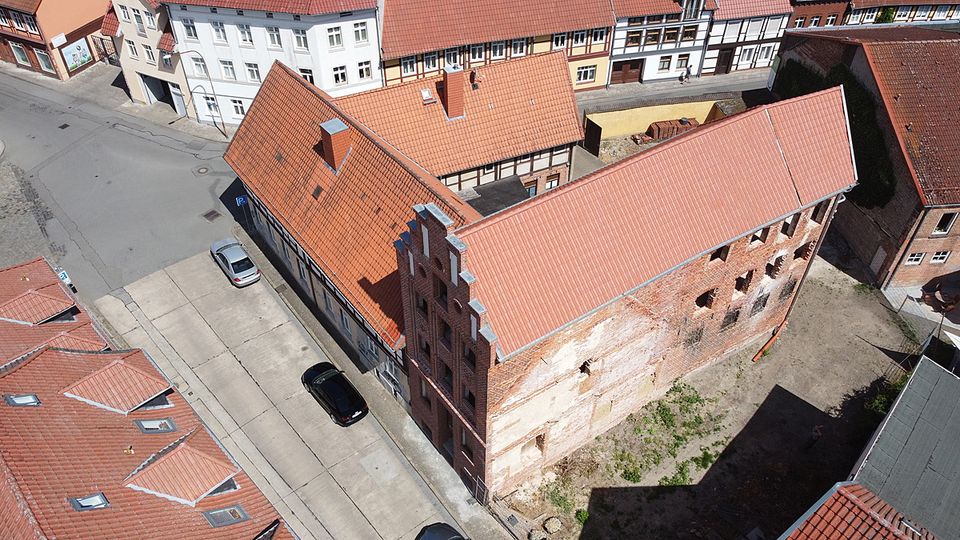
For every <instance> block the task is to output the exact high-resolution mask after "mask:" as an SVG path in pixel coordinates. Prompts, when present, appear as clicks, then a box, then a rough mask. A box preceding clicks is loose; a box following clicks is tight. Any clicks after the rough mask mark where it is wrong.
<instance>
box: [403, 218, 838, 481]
mask: <svg viewBox="0 0 960 540" xmlns="http://www.w3.org/2000/svg"><path fill="white" fill-rule="evenodd" d="M832 203H833V201H832V200H830V201H826V202H825V203H824V204H823V205H820V206H818V207H816V210H815V208H814V207H811V208H807V209H805V210H804V211H803V212H801V213H800V214H799V216H798V218H797V221H796V225H795V227H794V228H793V230H792V232H791V234H789V235H788V234H782V233H781V232H780V231H781V227H782V226H783V222H779V221H778V222H776V223H774V224H773V225H771V227H770V228H769V232H768V233H767V235H766V237H764V238H763V239H762V240H761V239H759V238H754V235H753V234H752V233H751V234H748V235H746V236H745V237H743V238H740V239H738V240H736V241H734V242H732V243H731V244H730V245H729V246H728V247H726V248H721V251H720V252H717V253H715V254H714V253H708V254H705V255H703V256H702V257H700V258H698V259H697V260H695V261H692V262H690V263H688V264H686V265H685V266H683V267H680V268H678V269H676V270H675V271H673V272H672V273H670V274H668V275H666V276H663V277H661V278H660V279H658V280H656V281H655V282H653V283H651V284H648V285H646V286H643V287H641V288H639V289H637V290H636V291H635V292H634V293H632V294H628V295H625V296H623V297H621V298H619V299H617V300H615V301H613V302H611V303H610V304H608V305H607V306H604V307H601V308H599V309H598V310H597V311H595V312H594V313H592V314H590V315H588V316H586V317H585V318H584V319H582V320H580V321H578V322H576V323H574V324H572V325H570V326H568V327H566V328H564V329H562V330H561V331H559V332H557V333H556V334H553V335H551V336H549V337H548V338H546V339H545V340H544V341H542V342H539V343H537V344H535V345H533V346H531V347H530V348H528V349H526V350H523V351H521V352H519V353H517V354H516V355H515V356H513V357H509V358H506V359H504V360H503V362H502V363H500V364H496V363H491V359H492V358H494V357H495V355H494V354H493V351H492V350H491V347H490V344H489V342H487V341H486V339H485V338H484V335H483V333H482V332H480V333H478V335H477V339H476V340H473V338H472V326H471V325H472V323H471V316H473V317H475V318H476V319H477V323H478V327H482V325H483V323H484V322H485V320H484V318H483V314H482V313H476V312H475V311H474V310H473V308H472V307H471V306H470V304H469V300H470V286H469V283H466V282H465V281H464V280H462V279H460V280H459V282H458V284H456V285H454V284H453V283H452V282H451V281H450V279H449V268H450V267H449V264H450V263H449V257H448V254H449V253H450V252H454V253H456V254H457V256H459V255H460V253H459V251H457V250H456V249H455V247H452V246H451V243H450V242H448V241H447V239H446V236H447V234H449V232H451V231H449V230H448V229H447V228H445V227H443V226H442V225H440V224H439V222H437V221H436V220H435V219H433V218H432V216H429V215H427V217H426V218H424V217H423V216H422V215H421V217H419V218H418V224H417V226H415V227H414V228H413V229H412V230H411V233H410V235H409V237H407V238H405V240H404V242H403V244H402V246H401V248H400V249H399V250H398V264H399V267H400V272H401V275H402V276H403V277H402V282H403V295H404V320H405V332H406V335H407V353H408V356H409V357H410V358H411V362H410V364H411V365H410V388H411V396H412V397H411V406H412V408H413V416H414V418H415V419H416V420H417V422H418V424H420V426H421V427H422V428H423V429H424V432H425V433H427V434H428V435H429V436H430V437H431V440H432V441H433V443H434V445H435V446H437V448H438V449H440V450H441V453H442V454H445V455H447V456H448V460H449V461H451V462H452V464H453V466H454V467H455V468H456V469H457V471H458V472H461V473H462V472H463V471H467V472H468V474H470V475H472V476H479V477H480V478H481V479H482V480H483V481H484V483H485V484H486V486H488V487H489V488H490V490H491V492H493V493H503V492H505V491H508V490H509V489H511V488H513V487H515V486H516V485H517V484H519V483H520V482H522V481H524V480H527V479H531V478H535V477H537V476H539V474H540V472H541V471H542V469H543V467H545V466H547V465H549V464H551V463H554V462H556V461H557V460H559V459H560V458H562V457H564V456H566V455H568V454H569V453H571V452H572V451H574V450H575V449H577V448H578V447H580V446H582V445H583V444H585V443H586V442H589V441H590V440H592V439H593V438H594V437H595V436H596V435H598V434H600V433H603V432H604V431H606V430H607V429H609V428H610V427H612V426H613V425H615V424H617V423H619V422H620V421H622V420H623V419H624V418H625V417H626V416H627V415H628V414H629V413H631V412H633V411H635V410H637V409H638V408H639V407H641V406H643V405H644V404H646V403H647V402H649V401H651V400H652V399H655V398H656V397H658V396H659V395H661V394H662V393H663V392H664V391H665V390H666V389H667V388H669V386H670V385H671V383H672V382H673V381H674V380H675V379H676V378H678V377H680V376H682V375H685V374H687V373H689V372H691V371H693V370H695V369H697V368H699V367H702V366H704V365H707V364H709V363H711V362H713V361H715V360H717V359H719V358H723V357H725V356H727V355H729V354H730V353H732V352H734V351H736V350H738V349H739V348H742V347H744V346H745V345H748V344H750V343H752V342H754V341H755V340H757V339H765V338H767V337H769V336H770V335H771V333H772V331H773V330H774V328H775V327H776V326H777V325H779V324H780V323H781V322H782V321H783V319H784V316H785V314H786V311H787V309H788V306H789V305H790V303H791V301H792V299H793V297H794V295H795V291H796V289H797V288H798V283H799V281H800V280H801V279H802V276H803V275H804V272H805V269H806V267H807V265H808V264H809V263H810V260H811V258H812V257H811V256H812V253H814V251H815V248H816V243H817V242H819V241H820V239H821V237H822V234H823V231H824V229H825V224H826V223H827V221H826V220H827V219H828V216H829V215H830V214H831V213H832V212H831V210H832ZM814 213H816V218H817V220H819V223H818V222H816V221H813V220H811V215H812V214H814ZM422 226H426V228H427V231H428V242H429V245H430V255H429V257H426V256H424V255H423V247H422V246H423V242H422V236H421V235H422V232H421V231H420V230H419V228H420V227H422ZM789 229H790V227H789V226H788V227H786V230H788V231H789ZM760 236H762V235H760ZM468 247H469V246H468ZM411 256H412V259H413V266H414V268H413V272H412V274H411V272H410V258H411ZM458 260H459V259H458ZM466 266H467V269H468V270H469V251H468V252H467V259H466ZM750 272H752V274H750ZM435 279H436V280H437V281H435ZM437 282H442V283H444V284H445V285H446V287H447V289H446V291H447V304H448V305H449V306H450V307H449V309H444V308H443V307H442V305H438V303H437V300H436V298H435V296H436V295H435V291H436V287H435V283H437ZM738 289H739V290H738ZM428 295H429V296H428ZM418 303H419V304H420V305H421V306H425V307H426V309H425V310H424V309H421V308H418V307H417V305H418ZM440 304H442V302H441V303H440ZM424 311H425V312H426V315H424V314H423V313H424ZM734 314H736V315H734ZM441 321H442V322H441ZM443 323H446V324H449V325H450V328H451V330H450V332H447V331H446V327H445V326H443ZM493 330H494V332H495V331H496V328H494V329H493ZM445 335H448V336H450V337H449V338H447V337H444V336H445ZM447 342H451V343H452V345H451V347H450V348H448V347H447V346H446V343H447ZM422 344H426V345H422ZM463 344H467V345H468V346H469V347H471V348H475V349H474V351H475V352H474V354H475V357H476V359H475V360H474V361H473V362H472V363H471V362H467V361H466V356H465V353H464V352H463V351H462V346H463ZM427 346H428V348H429V353H427V352H426V350H427ZM758 346H759V344H758ZM451 348H452V350H451ZM445 364H446V365H449V366H450V368H451V372H452V377H449V376H445V371H444V365H445ZM471 365H475V367H471ZM451 378H452V384H448V383H446V382H444V380H445V379H446V380H449V379H451ZM421 381H423V385H422V386H421ZM448 386H451V387H452V388H453V391H452V392H448V390H447V389H446V388H447V387H448ZM464 388H466V389H470V391H471V392H472V393H473V395H474V396H475V405H474V406H469V405H467V404H466V403H465V398H464ZM424 395H425V397H422V396H424ZM446 411H452V414H447V412H446ZM471 411H472V412H471ZM465 429H466V432H467V434H468V437H467V443H468V446H469V447H470V450H469V455H464V452H463V451H462V450H463V449H462V444H461V443H462V440H461V439H460V433H462V432H464V430H465ZM449 434H452V436H453V445H452V450H453V451H452V452H451V451H450V445H449V443H448V441H449V439H450V437H449ZM474 436H475V438H473V437H474ZM445 443H447V449H444V444H445ZM450 454H452V455H450ZM468 485H470V486H471V487H472V484H469V483H468Z"/></svg>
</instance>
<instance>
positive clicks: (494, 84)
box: [336, 52, 583, 176]
mask: <svg viewBox="0 0 960 540" xmlns="http://www.w3.org/2000/svg"><path fill="white" fill-rule="evenodd" d="M476 75H477V77H478V80H482V82H480V83H479V88H478V89H477V90H473V89H472V87H471V84H470V80H469V79H470V74H469V73H465V74H464V77H463V78H464V82H463V92H464V111H465V115H464V117H463V118H461V119H454V120H450V119H448V118H447V115H446V112H445V110H444V105H443V103H442V100H441V99H440V96H441V91H440V87H442V85H443V77H442V76H440V77H430V78H427V79H421V80H417V81H413V82H409V83H404V84H398V85H394V86H387V87H385V88H380V89H377V90H371V91H369V92H363V93H360V94H353V95H350V96H346V97H342V98H338V99H337V100H336V103H337V105H338V106H340V107H341V108H342V109H343V110H344V112H346V113H347V114H350V115H351V116H353V117H354V118H356V119H357V120H359V121H361V122H363V124H364V125H365V126H367V127H368V128H370V129H371V130H373V131H374V132H375V133H376V134H377V135H380V136H381V137H383V138H384V139H385V140H386V141H388V142H389V143H390V144H392V145H394V146H396V147H397V148H398V149H399V150H400V151H401V152H403V153H404V154H405V155H407V156H409V157H410V158H412V159H413V160H414V161H416V162H417V163H419V164H420V165H422V166H423V168H425V169H427V170H428V171H430V173H431V174H434V175H437V176H443V175H446V174H450V173H455V172H458V171H463V170H466V169H470V168H475V167H479V166H481V165H486V164H489V163H497V162H499V161H501V160H504V159H507V158H513V157H516V156H522V155H525V154H529V153H532V152H537V151H540V150H545V149H547V148H553V147H556V146H561V145H564V144H569V143H572V142H576V141H579V140H581V139H583V131H582V129H581V127H580V114H579V113H578V112H577V103H576V99H575V98H574V95H573V88H572V87H571V85H570V69H569V67H568V65H567V61H566V58H565V57H564V55H563V53H560V52H557V53H548V54H539V55H534V56H529V57H527V58H523V59H520V60H516V61H513V62H500V63H497V64H492V65H489V66H486V67H482V68H478V69H477V70H476ZM424 88H426V89H428V90H429V91H430V92H431V94H432V95H433V96H434V97H435V98H436V102H435V103H432V104H430V105H424V103H423V98H422V96H421V94H420V91H421V90H422V89H424Z"/></svg>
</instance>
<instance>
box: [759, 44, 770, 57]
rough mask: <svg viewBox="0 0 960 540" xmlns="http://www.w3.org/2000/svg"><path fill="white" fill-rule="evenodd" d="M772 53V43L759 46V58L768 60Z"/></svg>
mask: <svg viewBox="0 0 960 540" xmlns="http://www.w3.org/2000/svg"><path fill="white" fill-rule="evenodd" d="M772 54H773V45H764V46H762V47H760V54H759V55H758V56H759V59H760V60H769V59H770V56H771V55H772Z"/></svg>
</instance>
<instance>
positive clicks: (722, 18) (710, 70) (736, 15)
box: [703, 0, 793, 75]
mask: <svg viewBox="0 0 960 540" xmlns="http://www.w3.org/2000/svg"><path fill="white" fill-rule="evenodd" d="M792 11H793V8H792V7H791V6H790V2H789V1H788V0H761V1H759V2H744V3H730V2H726V3H724V2H721V3H720V6H719V8H718V9H717V11H716V12H715V14H714V21H713V25H712V26H711V28H710V36H709V37H708V40H707V51H706V53H705V55H704V61H703V73H704V74H708V75H709V74H713V75H722V74H724V73H730V72H731V71H740V70H745V69H755V68H768V67H770V66H771V65H773V59H774V58H775V57H776V56H777V51H778V50H779V48H780V38H782V37H783V32H784V30H786V29H787V22H788V21H789V20H790V13H791V12H792Z"/></svg>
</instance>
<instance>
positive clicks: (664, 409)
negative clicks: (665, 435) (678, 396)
mask: <svg viewBox="0 0 960 540" xmlns="http://www.w3.org/2000/svg"><path fill="white" fill-rule="evenodd" d="M654 414H655V415H656V417H657V420H659V421H660V424H662V425H663V427H668V428H672V427H674V426H676V425H677V417H676V415H674V414H673V409H671V408H670V406H669V405H667V404H666V403H664V402H662V401H660V402H658V403H657V409H656V411H654Z"/></svg>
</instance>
